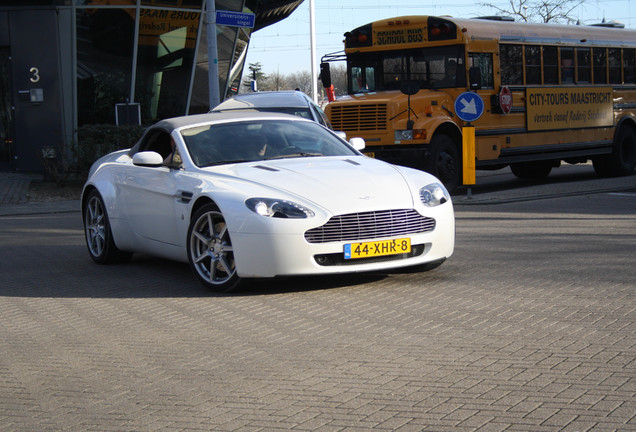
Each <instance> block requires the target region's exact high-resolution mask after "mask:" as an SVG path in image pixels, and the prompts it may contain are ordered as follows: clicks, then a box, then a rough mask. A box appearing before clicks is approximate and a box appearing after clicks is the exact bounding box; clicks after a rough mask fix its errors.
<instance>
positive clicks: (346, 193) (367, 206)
mask: <svg viewBox="0 0 636 432" xmlns="http://www.w3.org/2000/svg"><path fill="white" fill-rule="evenodd" d="M219 169H220V170H221V171H224V173H225V174H228V175H231V176H233V177H238V178H240V179H243V180H244V181H245V180H246V181H250V182H255V183H257V184H259V185H261V186H266V187H269V188H272V189H276V190H278V191H281V192H285V193H286V194H289V195H292V196H296V197H298V198H302V199H303V200H309V201H311V202H313V203H315V204H317V205H319V206H321V207H322V208H323V209H325V210H328V211H330V212H332V213H333V214H342V213H347V212H351V211H370V210H375V209H378V208H382V209H385V208H393V209H401V208H411V207H412V206H413V194H412V193H411V191H410V189H409V187H408V183H407V181H406V180H405V179H404V177H403V176H402V174H401V173H400V171H399V170H398V169H396V167H394V166H392V165H390V164H388V163H386V162H382V161H379V160H376V159H372V158H367V157H363V156H351V157H304V158H292V159H278V160H269V161H258V162H251V163H242V164H235V165H229V166H224V167H215V171H217V172H219V171H218V170H219ZM422 186H424V185H422ZM272 192H273V193H275V192H274V191H272ZM263 198H287V199H292V197H283V196H269V197H263Z"/></svg>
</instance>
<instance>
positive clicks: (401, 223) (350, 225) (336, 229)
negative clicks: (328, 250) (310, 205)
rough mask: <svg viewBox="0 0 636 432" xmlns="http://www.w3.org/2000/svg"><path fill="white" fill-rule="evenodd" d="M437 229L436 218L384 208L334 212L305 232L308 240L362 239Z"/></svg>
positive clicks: (320, 241)
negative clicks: (358, 211) (356, 211)
mask: <svg viewBox="0 0 636 432" xmlns="http://www.w3.org/2000/svg"><path fill="white" fill-rule="evenodd" d="M433 229H435V219H433V218H428V217H424V216H422V215H420V214H419V213H418V212H416V211H415V210H413V209H406V210H383V211H372V212H364V213H352V214H347V215H342V216H334V217H332V218H331V219H329V221H328V222H327V223H326V224H324V225H323V226H320V227H317V228H312V229H310V230H308V231H307V232H305V239H306V240H307V241H308V242H309V243H328V242H336V241H361V240H371V239H377V238H383V237H396V236H404V235H409V234H419V233H425V232H428V231H432V230H433Z"/></svg>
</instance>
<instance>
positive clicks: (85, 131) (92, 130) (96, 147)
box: [73, 124, 144, 176]
mask: <svg viewBox="0 0 636 432" xmlns="http://www.w3.org/2000/svg"><path fill="white" fill-rule="evenodd" d="M143 132H144V127H143V126H137V125H127V126H115V125H108V124H96V125H85V126H80V128H79V129H78V130H77V140H78V144H77V145H76V146H74V147H75V148H74V149H73V150H74V151H73V153H74V156H75V160H76V163H77V168H78V169H77V171H78V174H79V175H81V176H86V175H87V174H88V170H89V169H90V167H91V165H92V164H93V162H95V161H96V160H97V159H99V158H100V157H102V156H104V155H106V154H108V153H111V152H114V151H116V150H121V149H127V148H130V147H132V146H133V145H135V143H136V142H137V141H138V140H139V138H141V135H142V134H143Z"/></svg>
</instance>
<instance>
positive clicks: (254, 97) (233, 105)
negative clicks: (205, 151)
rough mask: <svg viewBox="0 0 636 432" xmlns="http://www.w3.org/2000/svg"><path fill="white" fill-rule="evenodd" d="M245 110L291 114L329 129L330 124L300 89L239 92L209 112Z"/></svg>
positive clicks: (319, 109)
mask: <svg viewBox="0 0 636 432" xmlns="http://www.w3.org/2000/svg"><path fill="white" fill-rule="evenodd" d="M246 110H247V111H250V110H254V111H267V112H276V113H284V114H293V115H295V116H298V117H303V118H306V119H309V120H313V121H315V122H316V123H319V124H321V125H323V126H326V127H328V128H329V129H331V124H330V123H329V120H328V119H327V116H326V115H325V113H324V112H323V111H322V109H321V108H320V107H319V106H318V105H316V103H314V101H313V100H312V99H311V98H310V97H309V96H307V95H306V94H305V93H303V92H301V91H293V90H290V91H264V92H256V93H245V94H240V95H236V96H234V97H232V98H230V99H228V100H226V101H224V102H221V103H220V104H219V105H217V106H216V107H215V108H213V109H212V110H211V111H210V112H228V111H246Z"/></svg>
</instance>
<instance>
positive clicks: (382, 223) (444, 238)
mask: <svg viewBox="0 0 636 432" xmlns="http://www.w3.org/2000/svg"><path fill="white" fill-rule="evenodd" d="M362 148H364V141H363V140H361V139H359V138H358V139H356V138H354V139H352V140H351V141H350V142H349V143H347V142H346V141H344V140H342V139H341V138H339V137H338V136H337V135H336V134H335V133H334V132H332V131H330V130H328V129H326V128H325V127H323V126H320V125H319V124H317V123H314V122H311V121H308V120H303V119H300V118H298V117H293V116H288V115H284V114H270V113H260V114H255V113H247V114H242V113H212V114H203V115H194V116H187V117H178V118H173V119H168V120H163V121H160V122H158V123H157V124H155V125H154V126H152V127H150V128H148V129H147V130H146V132H145V133H144V135H143V137H142V138H141V139H140V140H139V142H138V143H137V144H136V145H135V146H134V147H133V148H132V149H129V150H121V151H117V152H114V153H111V154H109V155H106V156H104V157H102V158H101V159H99V160H98V161H96V162H95V164H94V165H93V166H92V168H91V171H90V173H89V176H88V180H87V182H86V185H85V186H84V190H83V193H82V214H83V220H84V227H85V234H86V243H87V246H88V252H89V254H90V256H91V258H92V259H93V260H94V261H95V262H97V263H111V262H116V261H121V260H124V259H128V258H130V256H131V255H132V253H133V252H141V253H146V254H151V255H155V256H160V257H164V258H169V259H174V260H178V261H183V262H189V264H190V267H191V268H192V270H193V272H194V274H195V275H196V277H197V278H198V279H199V280H200V281H201V282H202V283H203V284H204V285H206V286H208V287H209V288H211V289H212V290H214V291H229V290H232V289H234V288H235V287H236V286H237V285H238V284H239V281H240V280H241V279H242V278H269V277H275V276H283V275H311V274H329V273H331V274H333V273H344V272H362V271H371V270H384V269H393V268H400V267H407V266H419V269H422V270H428V269H432V268H435V267H437V266H439V265H440V264H441V263H442V262H443V261H444V260H446V259H447V258H448V257H450V256H451V254H452V253H453V248H454V244H455V219H454V213H453V206H452V203H451V199H450V196H449V195H448V192H447V191H446V189H444V187H443V186H442V184H441V183H440V182H439V180H437V179H436V178H435V177H433V176H431V175H430V174H427V173H425V172H421V171H417V170H413V169H410V168H404V167H399V166H394V165H390V164H388V163H385V162H382V161H379V160H376V159H372V158H369V157H366V156H364V155H362V154H361V153H360V152H359V151H358V150H361V149H362Z"/></svg>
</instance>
